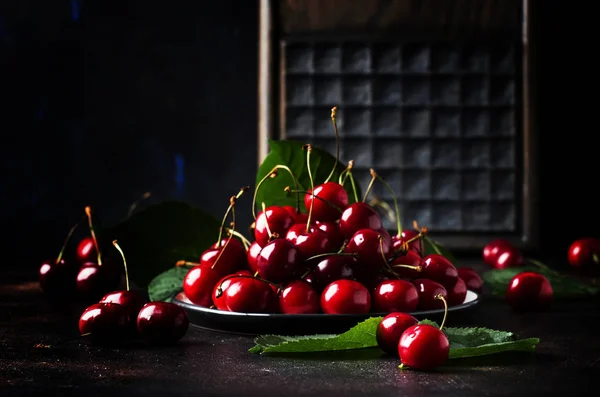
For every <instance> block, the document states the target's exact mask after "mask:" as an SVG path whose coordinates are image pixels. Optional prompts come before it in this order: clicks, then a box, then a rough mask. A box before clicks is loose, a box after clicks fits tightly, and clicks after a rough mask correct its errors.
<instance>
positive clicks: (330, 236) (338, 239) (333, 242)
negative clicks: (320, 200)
mask: <svg viewBox="0 0 600 397" xmlns="http://www.w3.org/2000/svg"><path fill="white" fill-rule="evenodd" d="M316 226H317V228H319V229H321V230H322V231H323V232H325V235H326V236H327V241H328V243H329V244H328V247H327V251H328V252H334V251H337V250H339V249H340V247H341V246H342V244H344V236H342V232H340V226H339V225H338V224H337V223H335V222H319V221H317V225H316Z"/></svg>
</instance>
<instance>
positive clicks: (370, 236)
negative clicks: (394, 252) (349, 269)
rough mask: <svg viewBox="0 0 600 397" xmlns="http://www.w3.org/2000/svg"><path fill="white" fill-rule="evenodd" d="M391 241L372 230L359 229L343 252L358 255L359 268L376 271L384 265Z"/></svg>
mask: <svg viewBox="0 0 600 397" xmlns="http://www.w3.org/2000/svg"><path fill="white" fill-rule="evenodd" d="M390 250H391V241H390V240H388V239H386V238H384V237H383V236H382V235H381V233H379V232H378V231H376V230H373V229H361V230H359V231H357V232H356V233H354V235H353V236H352V238H351V239H350V241H348V245H347V246H346V249H345V252H347V253H354V254H357V255H358V262H359V266H360V267H363V268H366V269H369V270H370V271H376V270H378V269H381V268H382V267H384V266H385V265H386V261H387V259H386V258H387V257H388V256H389V254H390Z"/></svg>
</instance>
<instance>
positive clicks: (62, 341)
mask: <svg viewBox="0 0 600 397" xmlns="http://www.w3.org/2000/svg"><path fill="white" fill-rule="evenodd" d="M91 334H92V333H91V332H88V333H86V334H81V335H77V336H73V337H71V338H65V339H62V340H59V341H58V342H56V343H53V344H51V345H47V344H45V343H36V344H35V345H33V348H34V349H36V350H41V349H52V348H54V347H56V346H60V345H64V344H65V343H67V342H71V341H74V340H78V339H81V338H85V337H86V336H90V335H91Z"/></svg>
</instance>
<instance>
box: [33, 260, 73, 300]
mask: <svg viewBox="0 0 600 397" xmlns="http://www.w3.org/2000/svg"><path fill="white" fill-rule="evenodd" d="M77 270H78V269H77V267H75V266H73V265H72V264H71V263H67V262H65V260H64V259H61V260H60V261H59V262H58V263H56V261H46V262H44V263H42V266H40V270H39V275H38V279H39V282H40V288H41V289H42V290H43V291H44V294H45V295H46V297H48V298H50V299H58V300H64V299H67V298H72V297H73V295H74V294H75V278H76V277H77Z"/></svg>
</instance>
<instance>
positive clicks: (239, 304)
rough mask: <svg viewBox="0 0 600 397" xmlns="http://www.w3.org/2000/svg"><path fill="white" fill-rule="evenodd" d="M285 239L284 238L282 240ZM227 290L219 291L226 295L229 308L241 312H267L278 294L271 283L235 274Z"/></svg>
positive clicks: (225, 300) (225, 299)
mask: <svg viewBox="0 0 600 397" xmlns="http://www.w3.org/2000/svg"><path fill="white" fill-rule="evenodd" d="M282 241H283V240H282ZM231 280H232V281H231V283H230V284H229V286H228V287H227V289H226V290H224V291H221V292H219V291H218V292H217V294H216V295H217V297H218V298H221V297H220V294H223V295H224V302H225V306H226V307H227V310H229V311H231V312H239V313H266V312H269V311H271V310H272V309H273V307H274V306H275V304H274V303H273V302H274V301H275V302H276V298H277V297H276V295H275V293H274V292H273V289H272V288H271V285H269V284H268V283H266V282H265V281H263V280H258V279H256V278H254V277H245V276H234V277H232V279H231ZM217 288H218V287H217Z"/></svg>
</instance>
